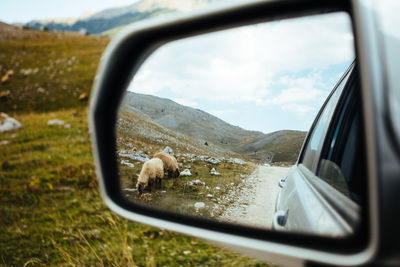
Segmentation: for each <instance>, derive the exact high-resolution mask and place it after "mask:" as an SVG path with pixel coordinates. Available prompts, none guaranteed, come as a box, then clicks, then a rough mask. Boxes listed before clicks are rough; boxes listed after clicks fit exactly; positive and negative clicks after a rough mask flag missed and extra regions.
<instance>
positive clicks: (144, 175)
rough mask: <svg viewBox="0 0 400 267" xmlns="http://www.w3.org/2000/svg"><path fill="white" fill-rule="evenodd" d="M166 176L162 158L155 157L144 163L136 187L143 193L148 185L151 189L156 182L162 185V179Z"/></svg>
mask: <svg viewBox="0 0 400 267" xmlns="http://www.w3.org/2000/svg"><path fill="white" fill-rule="evenodd" d="M162 178H164V167H163V162H162V160H161V159H158V158H155V159H151V160H149V161H146V162H145V163H144V164H143V167H142V170H141V171H140V175H139V178H138V181H137V184H136V188H137V190H138V192H139V194H140V195H141V194H142V193H143V191H144V189H145V188H146V187H147V186H148V187H149V190H150V191H151V186H152V184H153V183H154V182H156V184H157V185H160V186H161V179H162Z"/></svg>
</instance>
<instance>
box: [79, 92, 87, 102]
mask: <svg viewBox="0 0 400 267" xmlns="http://www.w3.org/2000/svg"><path fill="white" fill-rule="evenodd" d="M88 98H89V96H88V94H86V93H82V94H81V95H80V96H79V101H85V100H87V99H88Z"/></svg>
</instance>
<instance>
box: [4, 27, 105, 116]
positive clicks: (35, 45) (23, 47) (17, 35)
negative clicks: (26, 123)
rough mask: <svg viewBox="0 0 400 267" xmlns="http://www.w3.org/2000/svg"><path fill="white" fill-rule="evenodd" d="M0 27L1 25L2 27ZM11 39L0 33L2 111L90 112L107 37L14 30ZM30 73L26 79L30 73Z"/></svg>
mask: <svg viewBox="0 0 400 267" xmlns="http://www.w3.org/2000/svg"><path fill="white" fill-rule="evenodd" d="M0 26H1V25H0ZM13 33H14V35H13V36H12V38H7V36H4V33H3V35H2V33H1V32H0V78H1V77H3V76H4V75H5V73H6V72H7V71H8V70H13V72H14V75H12V76H11V77H10V79H9V80H8V81H7V82H5V83H0V93H1V92H7V91H9V96H8V97H6V98H2V99H0V111H3V112H7V113H16V112H17V113H20V112H30V111H40V112H42V111H53V110H59V109H63V108H64V109H65V108H74V107H86V106H87V99H86V100H83V101H81V100H79V96H80V95H81V94H87V95H89V93H90V90H91V88H92V84H93V79H94V76H95V73H96V70H97V65H98V62H99V60H100V56H101V54H102V52H103V51H104V49H105V47H106V45H107V43H108V42H109V39H108V38H104V37H96V36H81V35H78V34H72V33H51V32H38V31H31V30H19V29H18V30H17V29H16V30H15V31H13ZM27 70H28V73H29V70H30V71H31V73H30V74H24V73H26V71H27Z"/></svg>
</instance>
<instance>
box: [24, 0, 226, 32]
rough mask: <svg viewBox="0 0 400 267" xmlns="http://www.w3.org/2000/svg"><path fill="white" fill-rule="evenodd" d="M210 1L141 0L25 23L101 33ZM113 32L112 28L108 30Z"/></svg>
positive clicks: (43, 27)
mask: <svg viewBox="0 0 400 267" xmlns="http://www.w3.org/2000/svg"><path fill="white" fill-rule="evenodd" d="M212 1H218V0H185V1H181V0H142V1H139V2H137V3H134V4H131V5H128V6H123V7H115V8H108V9H105V10H102V11H100V12H96V13H94V14H91V15H87V14H85V15H83V16H81V17H78V18H67V19H45V20H34V21H30V22H28V23H26V25H25V26H26V27H29V28H33V29H48V30H55V31H72V32H84V33H91V34H101V33H103V32H110V30H112V29H116V28H121V26H124V25H127V24H130V23H133V22H136V21H140V20H144V19H147V18H151V17H155V16H159V15H162V14H167V13H172V12H175V11H187V10H191V9H194V8H198V7H202V6H205V5H206V4H208V3H209V2H212ZM114 32H115V30H114V31H111V33H114Z"/></svg>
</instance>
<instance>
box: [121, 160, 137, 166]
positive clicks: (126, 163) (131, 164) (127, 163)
mask: <svg viewBox="0 0 400 267" xmlns="http://www.w3.org/2000/svg"><path fill="white" fill-rule="evenodd" d="M121 164H122V165H126V166H128V167H131V168H135V164H133V163H130V162H129V161H126V160H121Z"/></svg>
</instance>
